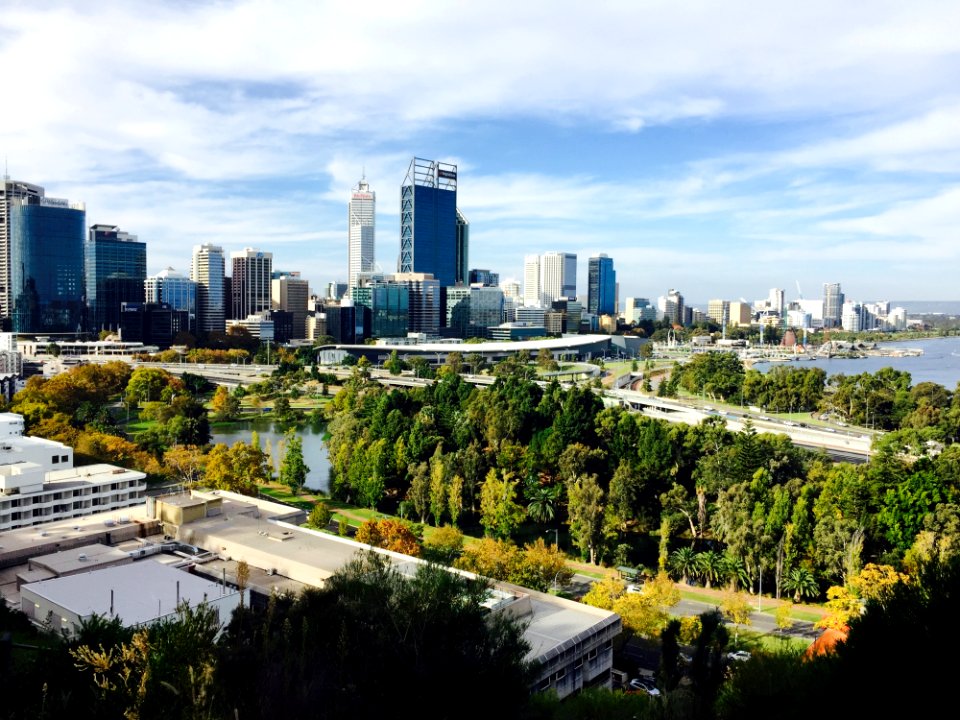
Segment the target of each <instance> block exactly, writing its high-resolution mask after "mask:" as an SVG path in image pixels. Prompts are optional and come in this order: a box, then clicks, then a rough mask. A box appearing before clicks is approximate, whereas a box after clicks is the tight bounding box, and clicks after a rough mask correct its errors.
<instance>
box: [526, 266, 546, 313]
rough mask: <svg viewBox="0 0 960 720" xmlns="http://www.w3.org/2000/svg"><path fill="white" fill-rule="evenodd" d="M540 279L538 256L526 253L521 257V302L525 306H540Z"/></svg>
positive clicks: (541, 291) (541, 296)
mask: <svg viewBox="0 0 960 720" xmlns="http://www.w3.org/2000/svg"><path fill="white" fill-rule="evenodd" d="M540 279H541V278H540V256H539V255H527V256H526V257H524V258H523V304H524V305H526V306H527V307H540V306H541V302H542V300H543V288H542V286H541V285H540Z"/></svg>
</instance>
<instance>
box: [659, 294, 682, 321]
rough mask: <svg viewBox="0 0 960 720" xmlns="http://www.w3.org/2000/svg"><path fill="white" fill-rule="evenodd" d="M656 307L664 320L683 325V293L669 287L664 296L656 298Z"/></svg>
mask: <svg viewBox="0 0 960 720" xmlns="http://www.w3.org/2000/svg"><path fill="white" fill-rule="evenodd" d="M657 308H658V309H659V310H660V314H661V316H662V317H663V319H664V320H666V321H668V322H670V323H672V324H674V325H683V321H684V316H685V310H684V304H683V295H681V294H680V293H679V292H677V291H676V290H673V289H671V290H670V292H668V293H667V294H666V296H661V297H659V298H657Z"/></svg>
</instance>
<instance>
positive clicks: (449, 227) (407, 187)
mask: <svg viewBox="0 0 960 720" xmlns="http://www.w3.org/2000/svg"><path fill="white" fill-rule="evenodd" d="M463 255H464V260H466V251H465V250H464V253H463ZM397 270H398V271H399V272H401V273H410V272H416V273H430V274H432V275H433V277H434V278H436V279H437V280H438V281H439V282H440V285H441V287H446V286H449V285H454V284H456V281H457V166H456V165H450V164H448V163H442V162H436V161H434V160H422V159H421V158H413V160H411V161H410V167H409V168H408V169H407V176H406V178H405V179H404V181H403V185H402V187H401V188H400V259H399V262H398V263H397Z"/></svg>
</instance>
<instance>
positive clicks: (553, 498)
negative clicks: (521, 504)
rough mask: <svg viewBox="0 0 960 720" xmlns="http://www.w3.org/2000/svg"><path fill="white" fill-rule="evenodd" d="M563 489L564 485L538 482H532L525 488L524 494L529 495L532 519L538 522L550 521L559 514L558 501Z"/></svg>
mask: <svg viewBox="0 0 960 720" xmlns="http://www.w3.org/2000/svg"><path fill="white" fill-rule="evenodd" d="M562 491H563V485H561V484H560V483H557V484H555V485H540V484H539V483H537V482H530V483H528V484H527V487H526V488H525V492H524V494H525V495H526V497H527V501H528V502H527V515H529V516H530V519H531V520H533V521H534V522H538V523H548V522H550V521H551V520H553V519H554V518H555V517H556V516H557V501H558V500H559V499H560V493H561V492H562Z"/></svg>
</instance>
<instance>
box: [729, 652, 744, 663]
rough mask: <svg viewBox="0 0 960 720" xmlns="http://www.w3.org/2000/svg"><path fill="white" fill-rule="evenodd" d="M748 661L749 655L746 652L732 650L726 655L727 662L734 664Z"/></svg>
mask: <svg viewBox="0 0 960 720" xmlns="http://www.w3.org/2000/svg"><path fill="white" fill-rule="evenodd" d="M749 659H750V653H748V652H747V651H746V650H734V651H733V652H728V653H727V660H733V661H734V662H743V661H744V660H749Z"/></svg>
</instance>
